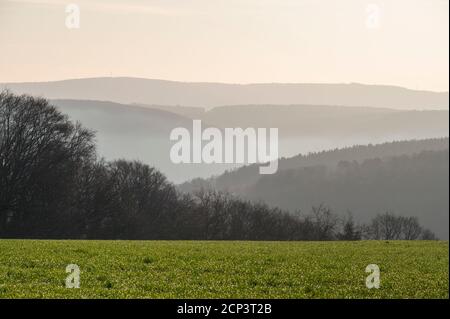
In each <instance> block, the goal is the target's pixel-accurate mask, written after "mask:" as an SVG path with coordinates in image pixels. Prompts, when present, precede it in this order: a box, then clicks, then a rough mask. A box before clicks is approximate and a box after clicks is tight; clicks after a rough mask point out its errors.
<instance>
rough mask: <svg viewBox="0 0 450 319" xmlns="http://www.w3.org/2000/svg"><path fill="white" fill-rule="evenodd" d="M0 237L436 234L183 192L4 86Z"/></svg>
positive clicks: (324, 210)
mask: <svg viewBox="0 0 450 319" xmlns="http://www.w3.org/2000/svg"><path fill="white" fill-rule="evenodd" d="M0 238H73V239H78V238H84V239H192V240H197V239H205V240H359V239H389V240H390V239H434V235H433V234H432V233H431V232H430V231H428V230H424V229H423V228H422V227H421V226H420V224H419V222H418V220H417V218H414V217H402V216H396V215H394V214H392V213H386V214H383V215H379V216H377V217H375V218H374V219H373V220H372V222H371V223H370V224H368V225H359V226H358V225H356V224H355V223H354V222H353V219H352V218H351V217H347V218H344V219H342V218H340V217H338V216H337V215H335V214H333V213H332V211H331V210H330V209H329V208H328V207H326V206H324V205H321V206H319V207H313V208H312V210H311V212H309V213H308V214H306V215H303V214H301V213H296V214H292V213H289V212H288V211H285V210H281V209H279V208H276V207H269V206H268V205H267V204H265V203H262V202H253V201H249V200H244V199H241V198H238V197H236V196H233V195H230V194H227V193H224V192H216V191H200V192H198V193H196V194H184V193H181V192H179V191H177V189H176V187H175V186H174V185H173V184H172V183H170V182H169V181H168V180H167V179H166V177H165V176H164V175H163V174H162V173H161V172H159V171H158V170H157V169H155V168H153V167H150V166H148V165H146V164H143V163H141V162H137V161H126V160H116V161H111V162H107V161H105V160H103V159H100V158H98V156H97V153H96V145H95V134H94V132H92V131H91V130H88V129H86V128H84V127H82V126H81V125H80V124H79V123H73V122H71V121H70V120H69V118H68V117H67V116H66V115H64V114H62V113H61V112H59V111H58V110H57V109H56V108H55V107H54V106H52V105H50V104H49V102H48V101H47V100H45V99H43V98H36V97H32V96H28V95H21V96H18V95H14V94H12V93H10V92H8V91H3V92H1V93H0Z"/></svg>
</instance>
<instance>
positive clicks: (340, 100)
mask: <svg viewBox="0 0 450 319" xmlns="http://www.w3.org/2000/svg"><path fill="white" fill-rule="evenodd" d="M4 87H7V88H9V89H10V90H11V91H13V92H16V93H28V94H32V95H38V96H44V97H46V98H51V99H86V100H104V101H113V102H118V103H127V104H129V103H139V104H157V105H188V106H201V107H207V108H210V107H216V106H222V105H238V104H266V105H267V104H276V105H282V104H284V105H286V104H309V105H340V106H371V107H388V108H395V109H427V110H431V109H445V110H448V106H449V97H448V92H431V91H417V90H411V89H406V88H402V87H397V86H387V85H364V84H356V83H351V84H319V83H317V84H309V83H303V84H302V83H299V84H294V83H292V84H291V83H286V84H283V83H260V84H224V83H203V82H192V83H189V82H176V81H165V80H153V79H142V78H130V77H117V78H113V77H111V78H107V77H104V78H87V79H73V80H63V81H54V82H36V83H33V82H27V83H3V84H0V88H4Z"/></svg>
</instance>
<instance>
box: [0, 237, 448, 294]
mask: <svg viewBox="0 0 450 319" xmlns="http://www.w3.org/2000/svg"><path fill="white" fill-rule="evenodd" d="M448 257H449V256H448V242H420V241H417V242H405V241H404V242H394V241H390V242H385V241H378V242H377V241H372V242H369V241H362V242H204V241H198V242H193V241H35V240H0V298H448V297H449V295H448V288H449V287H448V280H449V277H448ZM68 264H77V265H78V266H79V268H80V270H81V276H80V288H79V289H68V288H65V278H66V276H67V275H68V274H67V273H66V272H65V270H66V266H67V265H68ZM368 264H377V265H378V266H379V267H380V271H381V278H380V279H381V285H380V288H379V289H368V288H367V287H366V285H365V281H366V277H367V276H368V275H369V274H368V273H366V272H365V268H366V266H367V265H368Z"/></svg>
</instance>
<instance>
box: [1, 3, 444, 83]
mask: <svg viewBox="0 0 450 319" xmlns="http://www.w3.org/2000/svg"><path fill="white" fill-rule="evenodd" d="M70 3H75V4H77V5H79V7H80V10H81V11H80V28H79V29H68V28H67V27H66V24H65V21H66V16H67V13H66V12H65V9H66V5H68V4H70ZM448 11H449V8H448V1H447V0H386V1H375V0H373V1H370V0H369V1H365V0H342V1H338V0H153V1H152V0H109V1H106V0H72V1H58V0H0V82H18V81H43V80H59V79H66V78H81V77H94V76H136V77H145V78H158V79H167V80H181V81H217V82H229V83H249V82H361V83H368V84H372V83H373V84H394V85H401V86H406V87H409V88H413V89H428V90H437V91H448V77H449V74H448V67H449V65H448V56H449V42H448V36H449V35H448V29H449V16H448Z"/></svg>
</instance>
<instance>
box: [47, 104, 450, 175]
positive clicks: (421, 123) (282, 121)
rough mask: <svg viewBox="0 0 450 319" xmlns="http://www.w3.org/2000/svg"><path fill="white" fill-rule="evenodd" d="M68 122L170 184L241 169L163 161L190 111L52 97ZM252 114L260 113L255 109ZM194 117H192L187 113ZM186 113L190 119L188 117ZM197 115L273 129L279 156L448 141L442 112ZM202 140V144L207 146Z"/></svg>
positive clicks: (107, 153) (243, 109) (240, 109)
mask: <svg viewBox="0 0 450 319" xmlns="http://www.w3.org/2000/svg"><path fill="white" fill-rule="evenodd" d="M52 103H53V104H55V105H57V106H58V107H59V108H60V109H61V110H62V111H63V112H64V113H67V114H68V115H69V116H70V117H71V118H72V119H74V120H78V121H80V122H81V123H82V124H84V125H85V126H86V127H88V128H91V129H93V130H95V131H97V140H98V146H99V152H100V154H101V155H102V156H104V157H105V158H107V159H116V158H126V159H131V160H133V159H138V160H141V161H143V162H145V163H148V164H150V165H153V166H155V167H157V168H159V169H161V170H162V172H164V173H165V174H166V175H167V176H168V178H169V179H170V180H171V181H173V182H177V183H179V182H184V181H186V180H189V179H193V178H196V177H202V178H206V177H209V176H211V175H218V174H221V173H223V172H224V171H225V170H227V169H230V168H234V167H238V166H240V165H239V164H173V163H172V162H171V160H170V158H169V154H170V148H171V146H172V145H173V143H174V142H172V141H170V140H169V136H170V132H171V130H172V129H174V128H176V127H185V128H187V129H189V130H191V129H192V119H191V118H189V116H192V113H189V112H191V111H189V110H190V109H187V111H189V112H187V113H186V114H185V115H180V114H176V113H174V111H176V110H179V109H180V108H181V107H178V108H177V107H168V108H165V107H163V106H160V107H159V108H153V109H152V108H149V107H140V106H136V105H124V104H119V103H113V102H104V101H87V100H52ZM256 109H257V110H258V111H257V112H256ZM193 112H197V110H196V109H193ZM188 113H189V114H188ZM200 114H201V116H200V119H202V126H203V128H206V127H209V126H210V125H211V126H215V127H219V128H221V127H243V128H246V127H272V126H275V127H278V128H279V155H280V156H281V157H288V156H294V155H297V154H300V153H301V154H306V153H308V152H313V151H321V150H327V149H334V148H337V147H346V146H351V145H355V144H369V143H381V142H385V141H392V140H405V139H421V138H430V137H442V136H448V127H449V125H448V111H398V110H391V109H381V108H367V107H366V108H362V107H360V108H356V107H333V106H282V105H280V106H274V105H271V106H259V107H257V106H230V107H220V108H214V109H212V110H209V111H205V112H201V113H200V112H197V114H195V117H197V118H198V116H199V115H200ZM205 143H206V142H205Z"/></svg>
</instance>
